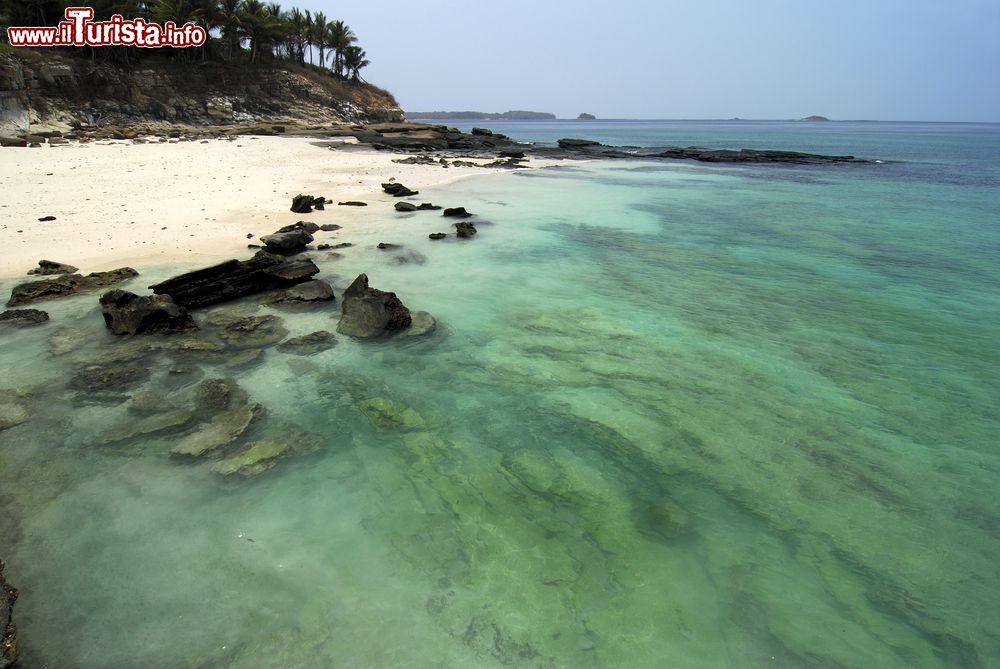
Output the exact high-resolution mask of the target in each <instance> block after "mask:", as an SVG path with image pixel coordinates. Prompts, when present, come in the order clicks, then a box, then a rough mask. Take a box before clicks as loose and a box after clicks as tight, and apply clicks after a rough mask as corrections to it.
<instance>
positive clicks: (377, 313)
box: [337, 274, 411, 337]
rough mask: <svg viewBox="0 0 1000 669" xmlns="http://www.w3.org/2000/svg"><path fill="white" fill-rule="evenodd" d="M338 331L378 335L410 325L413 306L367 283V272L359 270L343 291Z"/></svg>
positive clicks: (347, 333) (359, 335) (370, 335)
mask: <svg viewBox="0 0 1000 669" xmlns="http://www.w3.org/2000/svg"><path fill="white" fill-rule="evenodd" d="M342 311H343V313H342V315H341V317H340V322H339V323H338V324H337V332H339V333H341V334H345V335H351V336H353V337H378V336H381V335H386V334H392V333H393V332H396V331H398V330H402V329H404V328H407V327H409V326H410V323H411V318H410V310H409V309H407V308H406V307H405V306H404V305H403V303H402V302H401V301H400V300H399V298H398V297H396V294H395V293H387V292H384V291H381V290H378V289H377V288H370V287H369V286H368V276H367V275H365V274H359V275H358V278H356V279H355V280H354V283H352V284H351V285H350V287H349V288H348V289H347V290H346V291H344V296H343V308H342Z"/></svg>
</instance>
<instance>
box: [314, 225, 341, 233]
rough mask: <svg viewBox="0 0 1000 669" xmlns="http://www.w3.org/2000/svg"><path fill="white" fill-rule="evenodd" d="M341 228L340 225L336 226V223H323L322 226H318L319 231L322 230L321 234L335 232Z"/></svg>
mask: <svg viewBox="0 0 1000 669" xmlns="http://www.w3.org/2000/svg"><path fill="white" fill-rule="evenodd" d="M342 227H343V226H342V225H337V224H336V223H324V224H323V225H321V226H319V229H320V230H322V231H323V232H336V231H337V230H340V229H341V228H342Z"/></svg>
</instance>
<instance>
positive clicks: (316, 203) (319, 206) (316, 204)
mask: <svg viewBox="0 0 1000 669" xmlns="http://www.w3.org/2000/svg"><path fill="white" fill-rule="evenodd" d="M312 205H313V209H315V210H316V211H324V210H325V209H326V198H325V197H318V198H316V199H315V200H313V203H312Z"/></svg>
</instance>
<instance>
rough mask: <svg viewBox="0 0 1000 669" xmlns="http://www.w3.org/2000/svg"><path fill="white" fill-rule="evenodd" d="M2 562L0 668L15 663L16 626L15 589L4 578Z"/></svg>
mask: <svg viewBox="0 0 1000 669" xmlns="http://www.w3.org/2000/svg"><path fill="white" fill-rule="evenodd" d="M6 566H7V565H5V564H4V562H3V560H0V669H9V668H11V667H13V666H14V665H15V664H17V656H18V651H17V626H16V625H14V602H16V601H17V595H18V592H17V589H16V588H15V587H14V586H12V585H11V584H10V583H8V582H7V579H6V578H4V573H3V572H4V567H6Z"/></svg>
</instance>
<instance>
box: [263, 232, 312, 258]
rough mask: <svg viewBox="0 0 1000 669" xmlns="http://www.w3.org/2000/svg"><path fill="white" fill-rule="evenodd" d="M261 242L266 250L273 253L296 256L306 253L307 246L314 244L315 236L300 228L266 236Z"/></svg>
mask: <svg viewBox="0 0 1000 669" xmlns="http://www.w3.org/2000/svg"><path fill="white" fill-rule="evenodd" d="M260 241H262V242H264V247H265V250H267V251H270V252H272V253H285V254H294V253H301V252H302V251H305V250H306V245H307V244H311V243H312V241H313V236H312V235H311V234H309V233H308V232H306V231H305V230H304V229H301V228H300V229H296V230H289V231H288V232H276V233H274V234H273V235H264V236H263V237H261V238H260Z"/></svg>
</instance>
